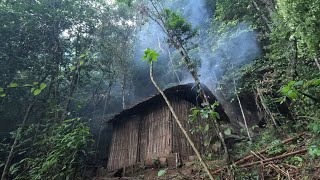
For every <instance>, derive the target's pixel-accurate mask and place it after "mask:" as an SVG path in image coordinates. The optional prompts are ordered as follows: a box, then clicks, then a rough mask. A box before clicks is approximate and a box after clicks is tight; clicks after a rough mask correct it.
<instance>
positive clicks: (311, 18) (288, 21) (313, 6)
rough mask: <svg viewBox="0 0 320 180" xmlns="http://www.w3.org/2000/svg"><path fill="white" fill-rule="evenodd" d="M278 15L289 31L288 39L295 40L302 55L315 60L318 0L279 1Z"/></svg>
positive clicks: (319, 12)
mask: <svg viewBox="0 0 320 180" xmlns="http://www.w3.org/2000/svg"><path fill="white" fill-rule="evenodd" d="M277 4H278V7H279V10H278V12H279V14H280V15H281V16H282V18H283V22H284V23H285V26H286V27H287V28H288V30H289V31H291V32H292V33H291V36H290V37H289V38H292V39H294V38H296V39H298V40H299V41H298V42H299V47H301V48H302V49H303V52H302V53H303V55H305V56H307V57H311V58H315V57H316V56H318V55H319V52H320V46H319V44H320V37H319V36H318V34H319V33H320V30H319V25H320V22H319V19H320V7H319V4H320V1H319V0H279V1H277ZM302 49H301V50H302Z"/></svg>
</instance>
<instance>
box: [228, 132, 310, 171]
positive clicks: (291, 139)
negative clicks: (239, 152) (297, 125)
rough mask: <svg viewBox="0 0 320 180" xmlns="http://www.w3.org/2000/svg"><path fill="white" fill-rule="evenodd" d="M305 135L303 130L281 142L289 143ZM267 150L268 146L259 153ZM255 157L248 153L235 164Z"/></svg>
mask: <svg viewBox="0 0 320 180" xmlns="http://www.w3.org/2000/svg"><path fill="white" fill-rule="evenodd" d="M303 135H305V133H304V132H303V133H300V134H298V135H296V136H294V137H291V138H288V139H286V140H283V141H282V142H281V144H287V143H289V142H291V141H293V140H295V139H297V138H300V137H301V136H303ZM266 151H267V148H264V150H262V151H259V152H258V154H262V153H265V152H266ZM253 157H254V155H248V156H246V157H244V158H241V159H239V160H238V161H236V162H235V163H234V164H235V165H239V164H241V163H242V162H244V161H247V160H249V159H251V158H253Z"/></svg>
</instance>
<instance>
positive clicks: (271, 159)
mask: <svg viewBox="0 0 320 180" xmlns="http://www.w3.org/2000/svg"><path fill="white" fill-rule="evenodd" d="M305 152H307V149H302V150H299V151H294V152H290V153H287V154H282V155H280V156H276V157H273V158H268V159H264V160H263V161H262V162H263V163H266V162H270V161H274V160H278V159H283V158H286V157H289V156H293V155H296V154H302V153H305ZM259 163H260V161H258V162H252V163H248V164H244V165H241V166H239V167H241V168H245V167H250V166H253V165H256V164H259Z"/></svg>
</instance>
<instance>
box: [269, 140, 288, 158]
mask: <svg viewBox="0 0 320 180" xmlns="http://www.w3.org/2000/svg"><path fill="white" fill-rule="evenodd" d="M284 150H285V148H284V146H283V144H282V143H281V141H280V140H274V141H272V142H271V146H270V147H269V148H267V153H268V155H276V154H279V153H282V152H283V151H284Z"/></svg>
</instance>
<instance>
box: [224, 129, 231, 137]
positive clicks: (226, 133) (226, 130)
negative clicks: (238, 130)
mask: <svg viewBox="0 0 320 180" xmlns="http://www.w3.org/2000/svg"><path fill="white" fill-rule="evenodd" d="M231 133H232V131H231V128H227V129H225V130H224V134H225V135H227V136H230V135H231Z"/></svg>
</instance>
